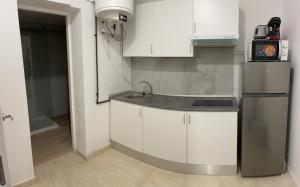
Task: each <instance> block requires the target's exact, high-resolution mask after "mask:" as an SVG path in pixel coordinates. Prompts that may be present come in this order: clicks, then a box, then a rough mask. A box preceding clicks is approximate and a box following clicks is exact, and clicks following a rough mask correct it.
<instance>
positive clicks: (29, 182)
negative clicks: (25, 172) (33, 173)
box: [14, 177, 36, 187]
mask: <svg viewBox="0 0 300 187" xmlns="http://www.w3.org/2000/svg"><path fill="white" fill-rule="evenodd" d="M35 182H36V178H35V177H34V178H32V179H28V180H25V181H23V182H20V183H19V184H16V185H14V187H27V186H30V185H33V184H34V183H35Z"/></svg>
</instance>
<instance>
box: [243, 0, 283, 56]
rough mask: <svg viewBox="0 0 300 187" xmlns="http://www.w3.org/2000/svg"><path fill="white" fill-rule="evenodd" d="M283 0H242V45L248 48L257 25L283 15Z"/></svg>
mask: <svg viewBox="0 0 300 187" xmlns="http://www.w3.org/2000/svg"><path fill="white" fill-rule="evenodd" d="M282 2H283V0H240V45H239V48H238V50H245V49H247V48H246V47H247V43H248V42H250V41H251V40H252V39H253V35H254V30H255V27H256V26H257V25H265V24H267V23H268V22H269V20H270V19H271V18H272V17H275V16H278V17H282Z"/></svg>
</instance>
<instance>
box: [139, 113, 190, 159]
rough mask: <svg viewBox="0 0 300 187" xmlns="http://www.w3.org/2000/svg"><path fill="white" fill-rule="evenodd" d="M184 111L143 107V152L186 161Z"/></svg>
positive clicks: (158, 156)
mask: <svg viewBox="0 0 300 187" xmlns="http://www.w3.org/2000/svg"><path fill="white" fill-rule="evenodd" d="M185 116H186V112H180V111H172V110H163V109H156V108H148V107H144V108H143V119H144V134H143V150H144V153H145V154H148V155H151V156H154V157H157V158H161V159H164V160H168V161H173V162H179V163H186V161H187V154H186V150H187V146H186V141H187V134H186V132H187V126H186V124H185V122H184V121H185V119H184V118H185Z"/></svg>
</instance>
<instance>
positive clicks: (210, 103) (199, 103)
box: [193, 100, 233, 107]
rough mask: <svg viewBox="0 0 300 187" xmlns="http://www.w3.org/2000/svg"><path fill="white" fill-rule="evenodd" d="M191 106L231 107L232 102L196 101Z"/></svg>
mask: <svg viewBox="0 0 300 187" xmlns="http://www.w3.org/2000/svg"><path fill="white" fill-rule="evenodd" d="M193 106H199V107H218V106H219V107H233V101H232V100H196V101H195V102H194V103H193Z"/></svg>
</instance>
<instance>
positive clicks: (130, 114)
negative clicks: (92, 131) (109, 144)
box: [110, 100, 143, 152]
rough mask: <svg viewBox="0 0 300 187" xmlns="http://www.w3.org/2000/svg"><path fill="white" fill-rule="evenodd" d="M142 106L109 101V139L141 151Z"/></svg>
mask: <svg viewBox="0 0 300 187" xmlns="http://www.w3.org/2000/svg"><path fill="white" fill-rule="evenodd" d="M141 110H142V107H141V106H139V105H134V104H129V103H125V102H119V101H115V100H112V101H111V114H110V115H111V140H113V141H115V142H117V143H120V144H122V145H124V146H126V147H129V148H131V149H133V150H136V151H139V152H142V147H143V145H142V144H143V137H142V134H143V121H142V117H141Z"/></svg>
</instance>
